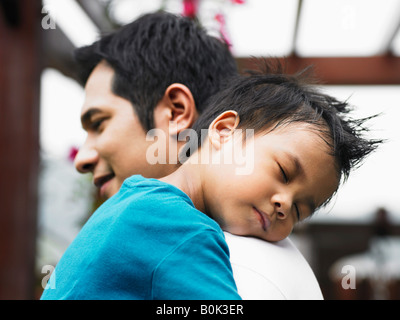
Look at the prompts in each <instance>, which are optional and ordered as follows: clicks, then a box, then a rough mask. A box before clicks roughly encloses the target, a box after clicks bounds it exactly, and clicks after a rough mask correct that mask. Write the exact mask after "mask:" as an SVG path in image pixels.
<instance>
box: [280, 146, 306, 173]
mask: <svg viewBox="0 0 400 320" xmlns="http://www.w3.org/2000/svg"><path fill="white" fill-rule="evenodd" d="M285 154H286V155H287V157H288V158H289V159H290V161H292V162H293V164H294V166H295V168H296V173H297V174H298V175H302V174H304V168H303V166H302V164H301V161H300V159H299V158H298V157H297V156H296V155H294V154H293V153H291V152H285Z"/></svg>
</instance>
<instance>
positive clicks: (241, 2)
mask: <svg viewBox="0 0 400 320" xmlns="http://www.w3.org/2000/svg"><path fill="white" fill-rule="evenodd" d="M231 2H232V3H233V4H243V3H245V2H246V0H231Z"/></svg>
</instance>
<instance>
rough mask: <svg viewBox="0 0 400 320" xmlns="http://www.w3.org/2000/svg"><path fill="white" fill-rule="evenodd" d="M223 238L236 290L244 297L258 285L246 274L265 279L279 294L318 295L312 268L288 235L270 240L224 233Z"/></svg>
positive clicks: (301, 296)
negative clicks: (236, 286) (226, 246)
mask: <svg viewBox="0 0 400 320" xmlns="http://www.w3.org/2000/svg"><path fill="white" fill-rule="evenodd" d="M225 238H226V242H227V244H228V247H229V251H230V259H231V264H232V268H233V271H234V275H235V280H236V283H237V285H238V289H239V294H241V295H242V297H243V298H244V299H246V296H247V293H251V294H252V292H254V290H255V289H254V288H257V286H258V284H257V283H256V281H252V282H250V281H248V279H249V278H252V279H254V278H258V279H259V281H260V283H261V282H264V283H269V284H270V288H271V290H274V291H276V292H278V291H279V297H280V298H281V297H285V298H286V299H322V293H321V289H320V287H319V284H318V282H317V279H316V277H315V275H314V272H313V271H312V269H311V267H310V265H309V264H308V262H307V260H306V259H305V258H304V256H303V255H302V254H301V252H300V251H299V250H298V249H297V248H296V246H295V245H294V243H293V242H292V241H291V240H290V239H289V238H286V239H284V240H282V241H279V242H274V243H273V242H267V241H264V240H261V239H256V238H251V237H240V236H235V235H232V234H230V233H225ZM243 279H247V280H246V281H242V280H243ZM253 286H254V287H253ZM241 291H242V292H241ZM263 291H264V292H265V291H266V290H265V289H263ZM255 298H256V297H254V296H253V295H252V299H255ZM261 298H262V297H261ZM269 298H270V297H269Z"/></svg>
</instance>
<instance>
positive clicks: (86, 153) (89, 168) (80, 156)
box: [74, 145, 99, 173]
mask: <svg viewBox="0 0 400 320" xmlns="http://www.w3.org/2000/svg"><path fill="white" fill-rule="evenodd" d="M98 161H99V153H98V152H97V151H96V150H95V149H94V148H90V147H88V146H87V145H83V146H82V147H81V148H80V149H79V151H78V153H77V154H76V157H75V160H74V164H75V168H76V170H78V171H79V172H80V173H87V172H93V169H94V167H95V166H96V164H97V162H98Z"/></svg>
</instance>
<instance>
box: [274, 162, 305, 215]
mask: <svg viewBox="0 0 400 320" xmlns="http://www.w3.org/2000/svg"><path fill="white" fill-rule="evenodd" d="M277 164H278V166H279V169H280V171H281V175H282V179H283V182H284V183H285V184H289V176H288V175H287V174H286V171H285V169H283V167H282V166H281V164H280V163H279V162H277ZM293 206H294V208H295V210H296V217H297V221H298V222H299V221H300V220H301V212H300V210H299V207H298V205H297V204H296V203H294V204H293Z"/></svg>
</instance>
